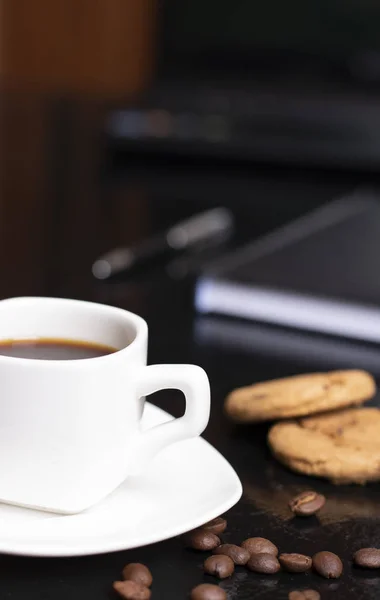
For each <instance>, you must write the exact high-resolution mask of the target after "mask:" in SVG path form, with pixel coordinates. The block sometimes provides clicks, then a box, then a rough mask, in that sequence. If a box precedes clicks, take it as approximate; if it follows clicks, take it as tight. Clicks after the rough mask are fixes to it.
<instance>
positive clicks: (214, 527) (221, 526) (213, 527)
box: [201, 517, 227, 535]
mask: <svg viewBox="0 0 380 600" xmlns="http://www.w3.org/2000/svg"><path fill="white" fill-rule="evenodd" d="M226 528H227V521H226V519H223V518H222V517H216V519H213V520H212V521H209V522H208V523H205V524H204V525H202V527H201V529H205V530H206V531H211V533H215V535H220V534H221V533H223V531H225V530H226Z"/></svg>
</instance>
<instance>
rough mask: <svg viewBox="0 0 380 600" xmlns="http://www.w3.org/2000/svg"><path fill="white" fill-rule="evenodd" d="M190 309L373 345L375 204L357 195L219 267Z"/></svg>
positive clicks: (379, 248)
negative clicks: (337, 336) (360, 340)
mask: <svg viewBox="0 0 380 600" xmlns="http://www.w3.org/2000/svg"><path fill="white" fill-rule="evenodd" d="M195 305H196V308H197V310H198V311H199V312H200V313H215V314H223V315H230V316H234V317H240V318H243V319H250V320H255V321H264V322H267V323H274V324H278V325H285V326H289V327H293V328H299V329H305V330H309V331H318V332H321V333H328V334H333V335H339V336H344V337H349V338H356V339H362V340H366V341H372V342H380V198H379V197H378V196H376V194H374V193H371V192H369V191H357V192H355V193H354V194H352V195H351V196H347V197H344V198H341V199H339V200H336V201H334V202H331V203H329V204H327V205H325V206H323V207H321V208H319V209H317V210H315V211H313V212H312V213H309V214H307V215H306V216H303V217H301V218H300V219H297V220H296V221H293V222H292V223H289V224H288V225H286V226H284V227H282V228H281V229H279V230H277V231H274V232H272V233H270V234H269V235H267V236H265V237H264V238H261V239H259V240H257V241H254V242H252V243H251V244H249V245H248V246H246V247H244V248H242V249H240V250H238V251H236V252H235V253H233V254H232V255H230V256H229V257H225V258H223V259H220V260H219V261H217V262H216V263H214V264H213V265H212V266H210V267H209V268H208V269H207V271H206V272H204V273H203V274H202V275H201V276H200V277H199V279H198V281H197V284H196V292H195Z"/></svg>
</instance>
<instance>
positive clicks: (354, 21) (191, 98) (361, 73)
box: [0, 0, 380, 301]
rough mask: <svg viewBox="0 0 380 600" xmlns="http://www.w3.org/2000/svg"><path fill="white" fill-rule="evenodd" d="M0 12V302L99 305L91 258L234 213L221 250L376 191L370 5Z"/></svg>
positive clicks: (34, 5) (57, 1)
mask: <svg viewBox="0 0 380 600" xmlns="http://www.w3.org/2000/svg"><path fill="white" fill-rule="evenodd" d="M0 6H1V65H0V82H1V84H0V85H1V90H2V91H1V105H0V111H1V163H2V174H1V177H2V183H1V186H2V194H1V197H2V198H1V204H0V209H1V217H2V218H1V225H0V227H1V231H0V244H1V249H2V252H1V256H2V259H1V264H2V270H3V282H4V294H8V295H10V294H15V293H37V292H38V293H54V294H63V293H65V294H70V293H71V294H72V295H73V294H74V295H78V296H79V295H81V296H85V295H87V296H91V297H94V293H95V292H94V287H93V286H94V285H98V284H97V283H96V282H94V277H93V274H92V272H91V268H92V265H93V263H94V261H95V260H96V259H97V258H98V257H99V256H102V255H103V254H104V253H107V252H109V251H110V250H112V249H115V248H119V247H124V246H128V247H130V246H131V245H136V244H137V245H139V244H140V243H145V242H146V241H147V240H148V241H149V240H150V239H151V238H152V236H154V235H155V234H156V233H158V232H161V231H165V230H166V229H167V228H169V227H170V226H172V225H173V224H176V223H178V222H180V221H181V220H182V219H186V218H188V217H190V216H192V215H196V214H198V213H199V212H202V211H204V210H207V209H212V208H216V207H220V206H223V207H225V208H227V209H228V210H229V211H230V213H231V215H232V220H233V229H234V235H233V236H230V238H229V240H228V243H227V244H226V245H225V246H224V247H223V251H229V250H230V249H232V248H235V247H239V246H241V245H244V243H245V242H249V241H252V240H254V239H257V238H259V237H260V236H261V235H263V234H265V233H267V232H269V231H271V230H273V229H274V228H276V227H278V226H279V225H282V224H283V223H285V222H288V221H290V220H292V219H293V218H295V217H297V216H300V215H302V214H304V213H306V212H308V211H309V210H311V209H313V208H316V207H318V206H320V205H322V204H324V203H326V202H329V201H331V200H332V199H334V198H336V197H339V196H341V195H344V194H346V193H347V192H350V191H351V190H353V189H355V188H356V187H357V186H358V185H363V184H365V185H366V186H368V185H369V186H377V183H378V173H379V169H380V104H379V94H380V42H379V39H380V38H379V35H378V32H379V30H380V6H379V5H378V3H377V2H374V1H373V0H360V1H359V0H345V1H344V2H343V1H341V0H329V1H325V0H318V1H317V0H315V1H314V0H310V2H307V3H305V2H301V1H299V0H289V2H287V3H284V2H282V1H280V0H268V2H266V3H265V4H264V3H255V2H252V1H250V0H236V2H234V3H233V4H231V3H230V2H227V1H226V0H218V1H216V0H202V1H199V0H182V1H181V2H180V1H176V0H96V1H94V0H33V2H30V1H29V0H2V2H1V3H0ZM219 254H220V252H219V251H218V250H215V248H214V249H213V250H212V251H211V252H207V253H206V254H205V256H204V257H203V255H197V256H196V257H194V256H192V257H191V260H190V263H188V262H186V260H185V261H180V262H174V264H170V265H168V264H167V262H166V263H164V264H163V265H161V272H162V271H165V273H166V274H167V273H168V272H169V273H170V274H171V276H172V277H173V278H174V279H175V278H177V279H181V278H183V277H186V275H187V274H188V273H191V274H192V275H195V276H196V275H197V274H198V273H199V272H200V271H202V270H203V268H204V266H205V264H207V261H208V259H209V258H210V257H211V258H215V256H218V255H219ZM193 259H194V260H193ZM149 273H153V272H149ZM104 289H106V290H107V291H106V292H105V291H104ZM117 289H118V290H120V289H121V288H120V287H117V286H114V287H113V289H112V292H111V291H110V289H109V288H99V287H98V288H96V290H97V292H96V294H99V297H100V298H103V296H104V294H105V296H106V297H108V296H109V294H111V295H112V294H117V293H124V292H120V291H119V292H117V291H116V290H117ZM90 290H91V291H90ZM110 301H116V300H115V298H114V297H113V296H112V298H111V300H110Z"/></svg>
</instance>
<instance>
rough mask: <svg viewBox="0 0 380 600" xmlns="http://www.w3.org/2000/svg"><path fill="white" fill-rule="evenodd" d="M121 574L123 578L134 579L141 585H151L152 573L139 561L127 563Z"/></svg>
mask: <svg viewBox="0 0 380 600" xmlns="http://www.w3.org/2000/svg"><path fill="white" fill-rule="evenodd" d="M122 575H123V579H128V580H132V581H136V583H141V585H145V586H146V587H150V586H151V585H152V581H153V577H152V573H151V572H150V571H149V569H148V567H146V566H145V565H142V564H141V563H129V565H126V566H125V567H124V569H123V571H122Z"/></svg>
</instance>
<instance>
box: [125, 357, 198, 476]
mask: <svg viewBox="0 0 380 600" xmlns="http://www.w3.org/2000/svg"><path fill="white" fill-rule="evenodd" d="M162 389H178V390H180V391H181V392H183V394H184V396H185V400H186V409H185V414H184V415H183V416H182V417H180V418H179V419H173V420H172V421H170V422H168V423H162V424H161V425H156V426H155V427H152V428H151V429H148V430H147V431H144V432H143V433H142V434H141V435H140V436H139V442H138V448H137V452H138V456H136V455H135V461H134V463H135V468H134V469H133V471H134V472H135V473H136V471H137V472H139V471H140V470H141V469H143V468H144V467H145V465H146V464H147V463H148V462H149V461H150V460H151V459H152V458H153V456H154V455H155V454H157V453H158V452H159V451H160V450H162V449H163V448H165V447H166V446H169V445H170V444H173V443H174V442H178V441H180V440H185V439H188V438H192V437H195V436H198V435H200V434H201V433H202V432H203V431H204V429H205V428H206V425H207V423H208V420H209V416H210V384H209V380H208V377H207V375H206V373H205V371H204V370H203V369H202V368H201V367H197V366H196V365H151V366H148V367H144V368H143V369H142V370H141V371H140V373H138V375H137V389H136V393H137V395H138V397H139V398H141V397H143V396H148V395H149V394H153V393H154V392H158V391H159V390H162ZM136 459H137V460H136Z"/></svg>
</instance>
